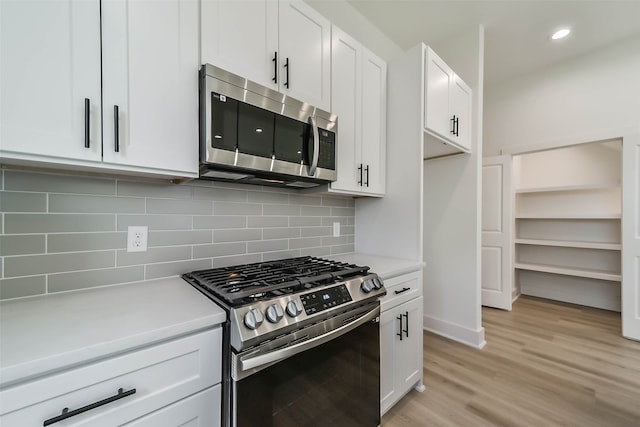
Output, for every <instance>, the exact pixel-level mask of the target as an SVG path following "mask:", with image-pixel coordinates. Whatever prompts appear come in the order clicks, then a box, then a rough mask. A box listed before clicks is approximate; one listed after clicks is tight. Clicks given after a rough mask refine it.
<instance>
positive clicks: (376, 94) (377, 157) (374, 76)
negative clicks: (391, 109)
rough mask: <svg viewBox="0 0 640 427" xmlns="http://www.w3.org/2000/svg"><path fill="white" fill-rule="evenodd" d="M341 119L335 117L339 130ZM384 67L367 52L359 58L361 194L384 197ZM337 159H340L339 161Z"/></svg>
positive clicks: (381, 61) (385, 65)
mask: <svg viewBox="0 0 640 427" xmlns="http://www.w3.org/2000/svg"><path fill="white" fill-rule="evenodd" d="M339 120H340V116H339V115H338V128H340V127H339V123H340V122H339ZM386 138H387V64H386V63H385V62H384V61H383V60H382V59H380V58H378V57H377V56H375V55H374V54H372V53H371V52H369V51H368V50H367V49H363V58H362V161H361V163H362V164H363V165H365V166H364V167H365V171H364V178H365V181H364V183H363V187H362V188H363V191H364V192H366V193H373V194H384V192H385V187H386V185H385V184H386ZM338 160H339V159H338Z"/></svg>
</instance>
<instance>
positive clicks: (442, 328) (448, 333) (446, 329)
mask: <svg viewBox="0 0 640 427" xmlns="http://www.w3.org/2000/svg"><path fill="white" fill-rule="evenodd" d="M422 324H423V325H424V330H425V331H429V332H433V333H434V334H437V335H441V336H443V337H445V338H449V339H452V340H454V341H458V342H459V343H462V344H466V345H468V346H471V347H475V348H478V349H481V348H483V347H484V346H485V344H486V343H487V342H486V341H485V339H484V328H482V327H481V328H480V329H478V330H474V329H469V328H465V327H464V326H460V325H457V324H455V323H451V322H447V321H444V320H441V319H436V318H433V317H429V316H427V315H425V316H423V321H422Z"/></svg>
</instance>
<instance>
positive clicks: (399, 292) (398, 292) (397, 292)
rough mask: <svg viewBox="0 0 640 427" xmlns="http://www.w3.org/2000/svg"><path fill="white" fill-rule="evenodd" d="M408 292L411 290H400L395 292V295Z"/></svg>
mask: <svg viewBox="0 0 640 427" xmlns="http://www.w3.org/2000/svg"><path fill="white" fill-rule="evenodd" d="M410 290H411V288H402V289H400V290H399V291H396V295H398V294H401V293H403V292H407V291H410Z"/></svg>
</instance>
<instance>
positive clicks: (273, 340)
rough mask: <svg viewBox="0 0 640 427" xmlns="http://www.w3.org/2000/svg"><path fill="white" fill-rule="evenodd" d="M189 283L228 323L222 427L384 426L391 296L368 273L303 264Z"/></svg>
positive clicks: (289, 262)
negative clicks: (386, 302) (384, 307)
mask: <svg viewBox="0 0 640 427" xmlns="http://www.w3.org/2000/svg"><path fill="white" fill-rule="evenodd" d="M183 278H184V279H185V280H187V281H188V282H189V283H191V284H192V285H193V286H195V287H196V288H197V289H199V290H200V291H201V292H202V293H204V294H205V295H206V296H208V297H209V298H211V299H212V300H214V301H216V302H217V303H218V304H219V305H220V306H222V307H223V308H224V309H225V310H226V311H227V313H228V316H227V322H226V323H225V325H224V327H223V331H224V332H223V347H224V348H223V374H224V378H223V407H222V413H223V425H226V426H237V427H245V426H251V427H255V426H277V427H280V426H296V427H297V426H329V425H331V426H350V427H351V426H367V427H375V426H378V425H380V364H379V362H380V335H379V316H380V303H379V298H380V297H381V296H383V295H385V294H386V291H385V289H384V285H383V283H382V281H381V280H380V278H379V277H378V276H377V275H376V274H374V273H371V272H369V267H364V266H357V265H353V264H348V263H342V262H336V261H331V260H327V259H322V258H315V257H300V258H290V259H283V260H277V261H270V262H262V263H255V264H245V265H239V266H232V267H221V268H214V269H209V270H200V271H194V272H192V273H188V274H185V275H183Z"/></svg>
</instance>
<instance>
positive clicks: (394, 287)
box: [380, 271, 422, 311]
mask: <svg viewBox="0 0 640 427" xmlns="http://www.w3.org/2000/svg"><path fill="white" fill-rule="evenodd" d="M384 287H385V288H386V289H387V295H385V296H384V297H382V299H381V300H380V311H385V310H389V309H390V308H392V307H395V306H396V305H398V304H402V303H404V302H406V301H409V300H410V299H412V298H416V297H418V296H420V295H422V272H421V271H415V272H413V273H408V274H403V275H402V276H397V277H392V278H390V279H386V280H384Z"/></svg>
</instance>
